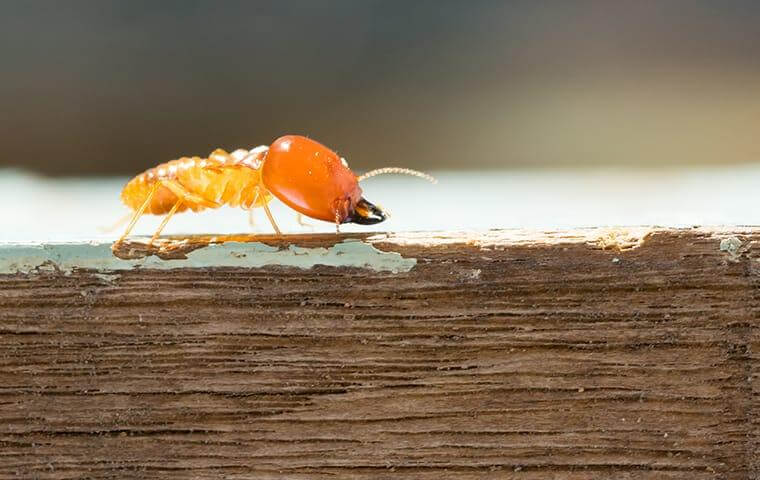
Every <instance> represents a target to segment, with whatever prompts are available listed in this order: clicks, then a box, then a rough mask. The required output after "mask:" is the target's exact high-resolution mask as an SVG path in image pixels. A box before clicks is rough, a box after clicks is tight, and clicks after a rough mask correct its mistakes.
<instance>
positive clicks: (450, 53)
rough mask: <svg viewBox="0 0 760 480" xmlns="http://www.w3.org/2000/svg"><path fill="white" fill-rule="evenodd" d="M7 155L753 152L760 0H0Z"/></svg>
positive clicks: (641, 160)
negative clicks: (279, 149) (313, 145)
mask: <svg viewBox="0 0 760 480" xmlns="http://www.w3.org/2000/svg"><path fill="white" fill-rule="evenodd" d="M0 8H1V11H0V58H2V64H1V65H0V72H1V73H2V77H1V78H2V80H0V98H2V99H3V115H2V116H0V142H1V144H2V151H3V154H2V155H1V156H0V162H2V164H3V165H6V166H9V165H13V166H19V167H24V168H27V169H31V170H34V171H38V172H43V173H46V174H50V175H98V174H123V175H129V174H133V173H136V172H137V171H139V170H142V169H144V168H147V167H149V166H152V165H154V164H156V163H159V162H163V161H166V160H169V159H171V158H175V157H177V156H180V155H183V154H184V155H186V154H197V155H205V154H207V153H208V152H210V151H211V150H212V149H213V148H215V147H225V148H228V149H230V148H238V147H246V146H255V145H259V144H268V143H270V142H271V141H272V140H273V139H274V138H276V137H278V136H279V135H282V134H284V133H299V134H304V135H308V136H311V137H313V138H315V139H319V140H320V141H322V142H323V143H325V144H327V145H329V146H331V147H333V148H335V149H337V150H340V151H341V152H342V153H343V154H344V155H345V156H346V157H347V158H349V159H350V160H351V163H352V166H354V167H357V168H360V169H365V168H372V167H374V166H378V165H385V164H387V163H389V162H392V163H401V164H403V165H407V166H410V167H415V168H423V169H430V168H435V169H440V168H446V169H473V168H491V169H493V168H504V167H512V166H520V167H546V166H585V165H633V166H660V165H684V164H721V165H726V164H738V163H745V162H753V161H756V160H757V159H758V158H760V142H758V141H756V138H757V136H758V135H757V127H758V124H760V55H759V54H758V52H759V51H760V3H758V2H756V1H753V0H746V1H742V0H730V1H720V2H716V1H713V0H703V1H697V0H688V1H686V0H682V1H677V0H675V1H667V2H663V1H637V2H630V1H622V0H620V1H610V0H598V1H583V0H576V1H572V2H568V1H563V0H557V1H544V2H535V1H529V0H526V1H506V0H502V1H489V0H480V1H478V0H472V1H446V0H429V1H426V0H399V1H394V0H375V1H370V0H321V1H320V0H274V1H261V0H257V1H252V0H247V1H231V0H227V1H223V2H217V1H210V0H209V1H197V0H196V1H193V0H175V1H169V0H162V1H153V0H149V1H137V0H122V1H114V0H86V1H82V0H67V1H66V2H60V1H56V0H51V1H40V0H18V1H13V0H4V1H2V2H1V3H0Z"/></svg>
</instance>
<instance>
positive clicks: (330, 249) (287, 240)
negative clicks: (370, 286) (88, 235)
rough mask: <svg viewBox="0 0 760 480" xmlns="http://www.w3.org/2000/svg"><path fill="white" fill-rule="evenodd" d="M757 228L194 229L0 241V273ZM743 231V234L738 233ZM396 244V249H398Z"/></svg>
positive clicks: (733, 247) (400, 261)
mask: <svg viewBox="0 0 760 480" xmlns="http://www.w3.org/2000/svg"><path fill="white" fill-rule="evenodd" d="M758 233H760V227H754V226H726V227H694V228H663V227H646V226H641V227H610V228H606V227H591V228H578V229H567V230H553V231H539V230H525V229H509V230H488V231H438V232H427V231H421V232H392V233H367V234H343V235H337V236H336V235H335V234H302V235H287V236H284V237H275V236H253V235H226V236H219V235H197V236H192V237H166V238H163V239H161V240H160V241H159V242H157V243H156V244H155V245H154V246H150V247H149V246H147V244H146V243H145V240H144V239H132V240H130V241H129V242H125V243H124V244H122V245H119V246H116V248H114V245H113V244H112V243H110V242H106V241H89V242H88V241H79V242H77V241H72V242H60V243H51V242H38V243H0V274H33V273H42V272H60V273H63V274H70V273H71V272H73V271H75V270H95V271H99V272H113V271H124V270H133V269H139V268H142V269H158V270H170V269H178V268H217V267H233V268H261V267H267V266H283V267H295V268H301V269H310V268H312V267H314V266H316V265H325V266H332V267H353V268H365V269H369V270H373V271H378V272H391V273H403V272H408V271H410V270H411V269H413V268H414V266H415V265H416V264H417V259H416V258H414V257H410V256H404V255H403V250H405V249H406V248H408V247H417V248H444V249H445V248H446V247H452V248H453V247H457V246H459V247H461V246H465V247H472V248H476V249H486V250H487V249H494V248H496V249H499V248H508V247H515V246H552V245H567V244H585V245H587V246H588V247H589V248H592V249H603V250H608V249H611V250H620V251H624V250H630V249H635V248H638V247H640V246H641V245H643V244H644V243H645V242H646V241H647V240H648V239H649V238H651V237H652V236H654V235H658V234H665V235H699V236H706V237H712V238H715V240H716V248H718V249H719V250H720V251H724V252H727V253H728V254H730V255H735V254H738V253H739V252H740V251H742V249H743V247H744V246H745V245H746V243H747V242H748V241H749V240H748V238H749V237H754V236H757V235H758ZM742 237H747V238H742ZM396 250H401V251H402V252H401V253H399V251H396Z"/></svg>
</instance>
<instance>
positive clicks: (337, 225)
mask: <svg viewBox="0 0 760 480" xmlns="http://www.w3.org/2000/svg"><path fill="white" fill-rule="evenodd" d="M339 233H340V213H338V211H337V210H336V211H335V234H336V235H338V234H339Z"/></svg>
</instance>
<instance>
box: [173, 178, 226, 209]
mask: <svg viewBox="0 0 760 480" xmlns="http://www.w3.org/2000/svg"><path fill="white" fill-rule="evenodd" d="M161 184H162V185H164V186H165V187H166V188H168V189H169V190H171V192H172V193H173V194H174V195H176V196H177V198H178V199H180V200H184V201H185V202H186V203H195V204H198V205H203V206H204V207H206V208H219V207H220V206H221V205H219V204H218V203H216V202H212V201H211V200H206V199H205V198H203V197H200V196H198V195H195V194H194V193H190V192H188V191H187V189H186V188H185V187H183V186H182V184H180V183H178V182H176V181H174V180H164V181H163V182H161Z"/></svg>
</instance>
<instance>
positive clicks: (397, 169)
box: [357, 167, 438, 184]
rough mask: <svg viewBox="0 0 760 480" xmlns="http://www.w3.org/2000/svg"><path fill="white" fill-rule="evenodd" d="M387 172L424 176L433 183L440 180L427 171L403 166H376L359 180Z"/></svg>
mask: <svg viewBox="0 0 760 480" xmlns="http://www.w3.org/2000/svg"><path fill="white" fill-rule="evenodd" d="M386 173H397V174H400V175H411V176H412V177H419V178H424V179H425V180H427V181H428V182H430V183H432V184H436V183H438V180H436V179H435V177H433V176H432V175H428V174H427V173H423V172H420V171H417V170H412V169H411V168H401V167H385V168H376V169H375V170H370V171H369V172H367V173H365V174H364V175H360V176H359V177H358V178H357V180H358V181H360V182H361V181H362V180H366V179H368V178H370V177H374V176H375V175H384V174H386Z"/></svg>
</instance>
